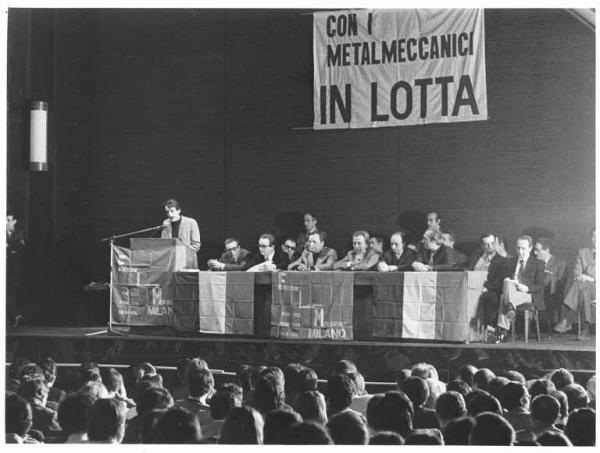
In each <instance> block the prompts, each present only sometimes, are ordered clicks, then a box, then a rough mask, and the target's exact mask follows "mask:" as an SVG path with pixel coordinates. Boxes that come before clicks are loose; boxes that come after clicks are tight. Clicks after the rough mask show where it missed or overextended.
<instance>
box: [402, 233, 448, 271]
mask: <svg viewBox="0 0 600 453" xmlns="http://www.w3.org/2000/svg"><path fill="white" fill-rule="evenodd" d="M412 268H413V270H415V271H417V272H427V271H443V270H451V269H452V249H450V247H446V246H445V245H444V244H443V242H442V233H441V232H439V231H434V230H427V231H425V233H423V245H422V247H419V252H418V253H417V259H416V260H415V261H414V262H413V263H412Z"/></svg>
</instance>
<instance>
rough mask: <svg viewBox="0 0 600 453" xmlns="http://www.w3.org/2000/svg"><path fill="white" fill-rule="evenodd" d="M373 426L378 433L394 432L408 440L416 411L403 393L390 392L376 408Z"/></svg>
mask: <svg viewBox="0 0 600 453" xmlns="http://www.w3.org/2000/svg"><path fill="white" fill-rule="evenodd" d="M374 410H375V411H376V414H375V415H374V416H373V422H374V423H375V425H372V426H373V428H374V429H375V430H377V431H393V432H395V433H398V434H400V435H401V436H402V438H404V439H406V438H407V437H408V435H409V434H410V433H411V432H412V429H413V424H412V420H413V415H414V409H413V405H412V403H411V402H410V399H409V398H408V396H406V395H405V394H404V393H402V392H397V391H388V392H386V393H385V394H384V395H383V398H381V399H380V400H379V401H378V402H377V404H376V406H375V409H374Z"/></svg>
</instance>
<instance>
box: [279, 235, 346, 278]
mask: <svg viewBox="0 0 600 453" xmlns="http://www.w3.org/2000/svg"><path fill="white" fill-rule="evenodd" d="M326 237H327V235H326V234H325V232H324V231H317V232H315V233H311V234H310V235H309V236H308V242H307V244H308V249H307V250H304V251H303V252H302V255H300V258H298V259H297V260H296V261H294V262H293V263H292V264H290V265H289V266H288V270H291V271H292V270H298V271H331V270H333V265H334V263H335V262H336V261H337V252H336V251H335V250H334V249H332V248H330V247H325V238H326Z"/></svg>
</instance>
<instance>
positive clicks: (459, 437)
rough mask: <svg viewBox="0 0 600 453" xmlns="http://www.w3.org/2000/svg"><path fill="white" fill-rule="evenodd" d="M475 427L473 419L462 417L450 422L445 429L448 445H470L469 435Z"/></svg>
mask: <svg viewBox="0 0 600 453" xmlns="http://www.w3.org/2000/svg"><path fill="white" fill-rule="evenodd" d="M473 426H475V419H474V418H473V417H462V418H458V419H456V420H450V421H449V422H448V424H447V425H446V426H445V427H444V428H443V430H444V433H443V434H444V443H445V444H446V445H469V435H470V434H471V430H472V429H473Z"/></svg>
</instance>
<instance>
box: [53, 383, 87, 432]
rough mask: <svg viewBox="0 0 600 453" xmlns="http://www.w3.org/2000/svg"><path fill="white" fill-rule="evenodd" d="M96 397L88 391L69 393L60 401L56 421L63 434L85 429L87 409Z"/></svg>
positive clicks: (84, 430)
mask: <svg viewBox="0 0 600 453" xmlns="http://www.w3.org/2000/svg"><path fill="white" fill-rule="evenodd" d="M96 399H97V398H95V397H94V396H93V395H91V394H89V393H71V394H69V395H67V397H66V398H65V399H64V400H63V401H62V402H61V403H60V406H59V407H58V423H59V424H60V427H61V428H62V430H63V434H64V435H65V436H70V435H71V434H74V433H85V432H86V431H87V425H88V411H89V409H90V407H92V406H93V405H94V403H95V402H96Z"/></svg>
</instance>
